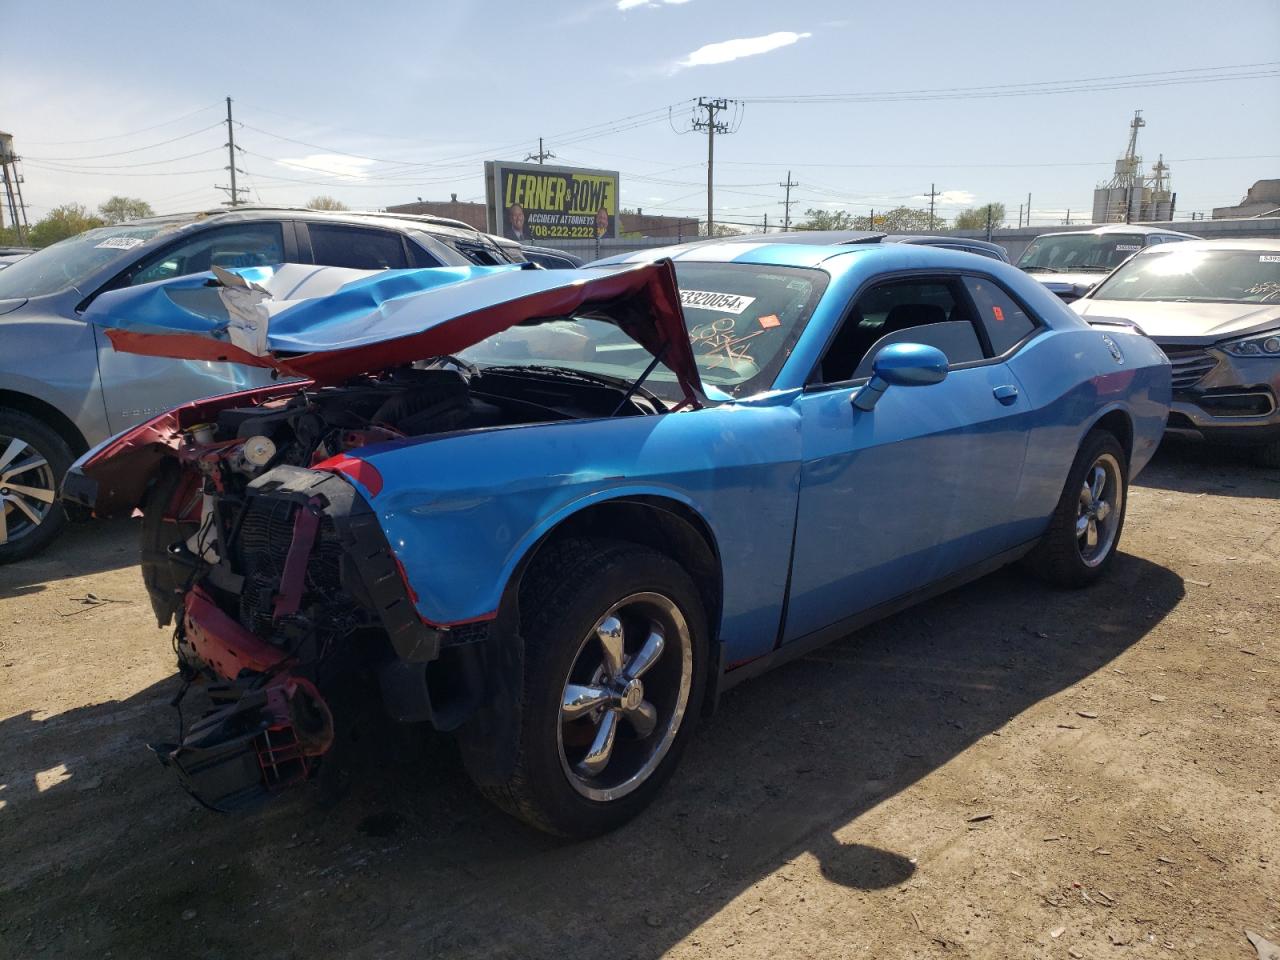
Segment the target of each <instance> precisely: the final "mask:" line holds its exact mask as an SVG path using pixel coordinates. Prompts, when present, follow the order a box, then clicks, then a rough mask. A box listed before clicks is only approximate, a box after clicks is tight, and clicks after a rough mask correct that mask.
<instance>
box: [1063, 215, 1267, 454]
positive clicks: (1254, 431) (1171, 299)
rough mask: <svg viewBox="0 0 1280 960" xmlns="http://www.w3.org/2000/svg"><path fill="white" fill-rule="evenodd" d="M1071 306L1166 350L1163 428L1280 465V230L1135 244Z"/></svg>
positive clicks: (1081, 313) (1082, 313) (1097, 320)
mask: <svg viewBox="0 0 1280 960" xmlns="http://www.w3.org/2000/svg"><path fill="white" fill-rule="evenodd" d="M1071 306H1072V309H1074V310H1075V311H1076V312H1077V313H1078V314H1080V315H1081V316H1082V317H1084V318H1085V319H1086V320H1088V321H1089V322H1090V323H1097V324H1105V323H1111V322H1114V320H1115V319H1119V320H1120V321H1122V322H1125V323H1128V324H1131V325H1132V326H1134V327H1135V328H1137V329H1138V330H1140V331H1141V332H1143V333H1145V334H1146V335H1147V336H1149V337H1151V338H1152V339H1153V340H1155V342H1156V343H1157V344H1158V345H1159V347H1160V349H1161V350H1163V351H1164V352H1165V354H1166V355H1167V356H1168V357H1169V359H1170V361H1172V363H1173V407H1172V410H1171V412H1170V414H1169V424H1168V429H1169V430H1170V432H1173V433H1179V434H1190V435H1192V436H1197V437H1200V438H1202V439H1204V440H1209V441H1212V442H1215V443H1225V444H1233V445H1241V446H1249V447H1251V448H1252V449H1253V451H1254V453H1255V454H1256V456H1257V458H1258V460H1259V461H1260V462H1261V463H1263V464H1265V465H1267V466H1272V467H1280V410H1278V409H1277V404H1276V397H1277V396H1280V240H1200V241H1196V242H1194V243H1180V244H1178V245H1177V246H1175V247H1156V248H1154V249H1148V250H1143V251H1142V252H1141V253H1139V254H1137V255H1135V256H1134V257H1133V258H1132V259H1131V260H1129V261H1127V262H1126V263H1125V264H1124V265H1123V266H1121V267H1120V268H1119V269H1117V270H1116V272H1115V273H1113V274H1112V275H1111V276H1109V277H1107V279H1106V280H1104V281H1103V282H1102V283H1101V284H1099V285H1098V286H1097V287H1095V288H1094V289H1093V290H1092V291H1091V292H1090V293H1089V294H1088V295H1087V296H1086V297H1084V298H1083V299H1080V300H1077V301H1076V302H1075V303H1073V304H1072V305H1071Z"/></svg>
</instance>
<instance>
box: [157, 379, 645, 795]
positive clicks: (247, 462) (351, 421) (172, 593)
mask: <svg viewBox="0 0 1280 960" xmlns="http://www.w3.org/2000/svg"><path fill="white" fill-rule="evenodd" d="M285 388H286V385H283V384H282V385H281V388H280V389H281V390H284V389H285ZM659 409H665V407H664V406H663V404H662V401H660V400H658V399H657V398H656V397H654V396H652V395H651V394H648V393H647V392H645V391H642V390H638V389H636V388H635V387H630V386H628V385H627V384H625V383H621V382H619V383H613V382H611V381H609V380H608V379H607V378H596V377H594V376H592V375H590V374H581V373H576V372H573V371H568V370H560V369H558V368H539V367H530V368H520V367H489V368H485V369H483V370H479V369H477V368H475V367H473V366H470V365H469V364H466V363H465V362H463V361H461V360H458V359H456V358H452V357H449V358H441V359H438V360H434V361H430V362H428V363H424V364H415V365H412V366H405V367H401V368H397V369H394V370H392V371H388V372H387V373H385V374H382V375H379V376H367V377H360V378H357V379H354V380H352V381H350V382H348V383H345V384H343V385H340V386H331V387H323V388H318V389H317V388H315V387H313V386H312V385H310V384H303V385H300V386H299V387H298V389H297V390H296V391H292V392H289V393H287V394H285V395H278V396H276V397H274V398H272V399H268V400H266V401H265V402H259V403H254V404H249V405H243V406H238V405H227V406H221V407H220V408H219V409H217V410H216V413H215V414H214V415H213V416H212V417H211V419H209V420H208V421H207V422H202V423H197V424H192V425H190V426H187V427H186V428H185V429H183V430H182V432H181V440H180V442H179V443H178V445H177V448H176V450H174V453H175V455H176V464H175V466H174V467H173V468H171V469H169V470H167V471H166V472H165V473H164V474H163V475H162V476H161V479H160V480H159V481H158V482H157V483H155V484H154V486H153V487H152V489H151V491H150V496H149V499H148V502H147V506H146V509H145V510H144V532H143V576H144V579H145V581H146V584H147V588H148V591H149V592H150V594H151V597H152V602H153V605H154V607H155V609H156V614H157V617H158V619H159V621H160V622H161V623H162V624H164V623H167V622H170V620H171V619H175V618H176V621H177V623H176V627H175V634H174V646H175V650H176V652H177V654H178V661H179V668H180V670H181V672H182V674H183V676H184V678H185V679H186V680H187V681H188V682H189V684H198V685H201V686H204V687H206V690H207V692H208V694H209V698H210V709H209V710H208V711H207V712H206V713H205V714H204V716H203V717H202V718H201V719H200V720H199V721H198V722H196V723H195V724H194V725H192V726H191V727H190V728H189V729H188V728H187V727H186V725H185V723H183V724H180V730H179V734H180V736H179V738H178V742H176V743H168V744H158V745H155V747H154V749H155V751H156V753H157V755H158V756H159V757H160V758H161V760H162V761H163V762H165V763H166V764H167V765H172V766H174V767H176V768H177V770H178V773H179V776H180V779H181V780H182V782H183V784H184V786H186V787H187V789H188V790H189V791H190V792H191V793H192V795H193V796H195V797H196V798H197V799H198V800H200V801H201V802H202V803H204V804H206V805H208V806H210V807H213V808H215V809H219V810H230V809H235V808H238V807H241V806H244V805H246V804H248V803H251V802H253V801H254V800H256V799H259V798H261V797H263V796H265V795H266V794H268V793H270V792H272V791H274V790H276V789H279V788H281V787H283V786H287V785H289V784H292V783H296V782H298V781H300V780H304V779H307V778H309V777H310V776H312V775H313V773H314V772H315V771H316V769H317V765H318V761H319V759H320V757H322V756H324V755H325V754H326V753H328V752H329V751H330V750H331V748H332V747H333V745H334V742H335V736H336V734H335V730H338V729H340V728H341V727H342V726H343V724H342V723H341V722H339V723H337V724H335V721H334V716H333V714H334V711H335V709H336V708H334V707H332V706H331V704H332V703H334V702H337V701H335V699H334V698H335V695H336V696H337V700H338V701H341V700H342V699H343V695H342V691H343V689H344V688H347V687H349V686H350V685H351V684H353V683H366V684H368V685H370V686H374V687H376V688H377V689H378V691H379V692H380V695H381V700H382V703H383V706H384V707H385V710H386V712H387V713H388V714H390V715H391V716H392V717H393V718H394V719H399V720H411V721H430V722H432V723H433V724H434V725H435V726H436V727H437V728H440V729H449V728H451V727H456V726H457V725H458V724H460V723H461V722H462V721H463V720H464V719H465V718H466V716H467V715H468V714H469V713H470V711H471V710H472V709H473V707H474V705H475V701H476V699H477V698H478V697H479V695H480V692H479V690H478V689H477V684H476V683H470V684H469V683H465V682H464V683H457V682H453V681H452V680H451V682H449V683H448V684H438V685H437V687H436V688H435V690H434V691H433V690H432V688H431V686H430V684H431V678H430V677H429V675H428V673H429V667H430V666H431V665H433V664H436V665H445V666H447V668H448V669H449V670H450V671H452V673H451V677H452V674H453V673H460V674H461V675H464V676H466V675H471V676H472V677H473V678H474V676H475V673H476V671H475V664H474V663H471V662H469V661H470V660H472V659H474V657H476V656H478V653H477V652H476V651H475V650H474V649H473V648H474V647H476V646H478V645H479V643H480V641H483V640H484V639H485V637H486V636H487V630H488V624H486V623H481V624H471V625H460V626H453V627H448V626H439V625H432V624H428V623H425V622H424V621H423V620H422V619H421V618H420V617H419V616H418V615H417V612H416V608H415V607H414V603H413V600H414V597H413V595H412V591H411V588H410V587H409V585H408V582H407V580H406V579H405V577H404V572H403V569H402V568H401V567H400V565H399V562H398V561H397V559H396V557H395V555H394V554H393V553H392V551H391V550H390V548H389V547H388V545H387V543H386V540H385V538H384V536H383V534H382V531H381V529H380V527H379V525H378V523H377V521H376V518H375V517H374V515H373V513H372V510H371V509H370V507H369V506H368V504H367V503H366V502H365V500H364V498H363V497H362V496H361V494H360V493H359V492H358V490H357V488H356V487H355V486H354V485H353V484H352V483H351V482H350V481H349V480H348V478H347V477H346V476H344V475H343V473H344V472H345V471H344V470H343V469H342V463H343V461H344V458H346V459H349V457H347V455H349V454H350V453H351V452H352V451H356V450H358V449H360V448H362V447H366V446H369V445H372V444H383V443H395V442H409V441H412V440H413V439H414V438H421V437H426V436H431V435H438V434H443V433H448V432H451V431H466V430H476V429H486V428H496V427H504V426H507V425H512V424H527V423H537V422H547V421H553V420H565V419H578V418H584V417H607V416H611V415H620V416H621V415H629V416H637V415H645V414H652V413H656V412H658V411H659ZM374 492H376V491H374ZM468 648H472V649H468ZM184 692H185V688H184ZM357 699H358V698H357ZM365 699H368V698H365ZM179 709H180V710H181V709H182V707H181V705H179Z"/></svg>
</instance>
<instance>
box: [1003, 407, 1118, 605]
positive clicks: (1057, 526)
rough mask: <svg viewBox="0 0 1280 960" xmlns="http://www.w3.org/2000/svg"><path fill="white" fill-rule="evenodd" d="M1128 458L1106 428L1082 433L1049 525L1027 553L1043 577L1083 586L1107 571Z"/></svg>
mask: <svg viewBox="0 0 1280 960" xmlns="http://www.w3.org/2000/svg"><path fill="white" fill-rule="evenodd" d="M1127 459H1128V458H1127V457H1126V456H1125V452H1124V448H1123V447H1122V446H1121V445H1120V441H1119V440H1117V439H1116V438H1115V436H1114V435H1112V434H1111V433H1108V432H1106V431H1105V430H1095V431H1093V432H1092V433H1090V434H1089V435H1088V436H1086V437H1085V438H1084V443H1082V444H1081V445H1080V450H1079V452H1078V453H1077V454H1076V459H1075V462H1074V463H1073V464H1072V465H1071V471H1070V473H1069V474H1068V475H1067V483H1066V486H1065V487H1064V488H1063V491H1062V496H1061V498H1060V499H1059V500H1058V506H1057V508H1056V509H1055V510H1054V512H1053V516H1052V518H1051V519H1050V521H1049V529H1048V530H1047V531H1046V532H1045V535H1044V537H1043V539H1042V540H1041V541H1040V543H1039V544H1038V545H1037V546H1036V548H1035V550H1033V551H1032V553H1031V555H1030V556H1029V558H1028V560H1029V561H1030V564H1031V567H1032V569H1033V570H1035V571H1036V573H1037V574H1039V575H1040V576H1041V577H1043V578H1044V579H1045V580H1047V581H1049V582H1050V583H1054V584H1057V585H1059V586H1064V587H1083V586H1087V585H1088V584H1090V583H1093V582H1094V581H1095V580H1098V579H1099V578H1100V577H1102V576H1103V574H1105V573H1106V572H1107V570H1108V568H1109V567H1110V566H1111V564H1112V562H1113V561H1114V559H1115V555H1116V549H1117V546H1118V545H1119V543H1120V531H1121V530H1122V529H1123V527H1124V512H1125V506H1126V504H1127V501H1128V493H1129V467H1128V463H1127Z"/></svg>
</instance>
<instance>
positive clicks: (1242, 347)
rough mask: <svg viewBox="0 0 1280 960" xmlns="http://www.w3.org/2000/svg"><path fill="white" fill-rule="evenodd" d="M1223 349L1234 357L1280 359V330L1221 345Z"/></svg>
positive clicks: (1256, 334)
mask: <svg viewBox="0 0 1280 960" xmlns="http://www.w3.org/2000/svg"><path fill="white" fill-rule="evenodd" d="M1221 349H1222V350H1223V351H1224V352H1226V353H1229V354H1230V355H1231V356H1233V357H1275V358H1276V359H1280V329H1277V330H1268V331H1267V332H1265V333H1255V334H1254V335H1253V336H1251V337H1241V338H1240V339H1239V340H1230V341H1228V342H1226V343H1224V344H1221Z"/></svg>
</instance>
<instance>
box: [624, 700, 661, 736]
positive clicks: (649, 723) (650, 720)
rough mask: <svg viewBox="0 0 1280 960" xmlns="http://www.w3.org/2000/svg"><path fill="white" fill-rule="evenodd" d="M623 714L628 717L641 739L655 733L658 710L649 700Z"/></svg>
mask: <svg viewBox="0 0 1280 960" xmlns="http://www.w3.org/2000/svg"><path fill="white" fill-rule="evenodd" d="M623 716H625V717H626V718H627V721H628V722H629V723H630V724H631V726H632V729H634V730H635V732H636V733H637V734H638V735H639V737H640V739H641V740H643V739H644V738H645V737H647V736H649V734H651V733H653V730H654V727H656V726H657V725H658V710H657V708H656V707H655V706H654V705H653V704H652V703H650V702H649V701H648V700H645V701H643V702H642V703H641V704H640V706H638V707H636V708H635V709H634V710H629V711H627V712H626V713H624V714H623Z"/></svg>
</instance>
